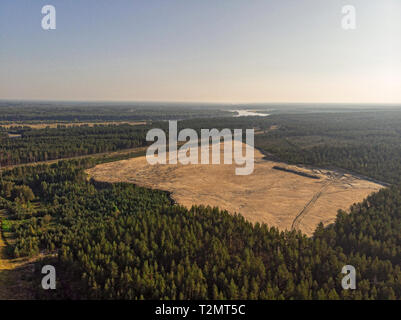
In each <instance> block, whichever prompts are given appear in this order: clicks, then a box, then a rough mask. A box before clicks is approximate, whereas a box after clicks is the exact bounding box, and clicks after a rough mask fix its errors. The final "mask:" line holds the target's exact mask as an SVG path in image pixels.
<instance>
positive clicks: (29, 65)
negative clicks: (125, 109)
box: [0, 0, 401, 103]
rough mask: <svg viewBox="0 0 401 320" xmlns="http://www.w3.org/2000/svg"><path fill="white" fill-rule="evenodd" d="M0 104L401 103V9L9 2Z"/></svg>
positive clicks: (318, 2)
mask: <svg viewBox="0 0 401 320" xmlns="http://www.w3.org/2000/svg"><path fill="white" fill-rule="evenodd" d="M46 4H52V5H54V6H55V8H56V10H57V29H56V30H52V31H44V30H42V28H41V20H42V17H43V15H42V13H41V9H42V6H44V5H46ZM346 4H351V5H354V6H355V8H356V18H357V28H356V30H348V31H345V30H343V29H342V28H341V19H342V16H343V15H342V13H341V8H342V6H343V5H346ZM0 99H41V100H43V99H45V100H130V101H145V100H151V101H202V102H206V101H209V102H234V103H239V102H367V103H374V102H385V103H401V0H346V1H340V0H326V1H323V0H275V1H271V0H213V1H211V0H141V1H136V0H115V1H111V0H84V1H82V0H79V1H78V0H68V1H67V0H46V1H42V0H34V1H32V0H1V1H0Z"/></svg>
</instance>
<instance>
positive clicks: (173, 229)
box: [0, 159, 401, 299]
mask: <svg viewBox="0 0 401 320" xmlns="http://www.w3.org/2000/svg"><path fill="white" fill-rule="evenodd" d="M93 161H94V160H91V159H81V160H74V161H63V162H59V163H57V164H52V165H50V166H47V165H42V166H37V167H19V168H16V169H13V170H9V171H5V172H3V176H2V179H1V186H3V185H6V184H7V185H10V186H11V187H8V190H9V189H13V188H17V186H18V187H20V188H21V187H23V186H24V187H25V188H26V189H27V188H29V189H30V190H31V191H32V193H33V194H34V199H31V198H30V199H27V198H24V199H21V200H20V201H13V200H15V198H14V196H15V194H14V195H13V192H12V191H11V192H3V191H2V193H1V199H0V204H1V205H2V206H3V208H5V209H7V210H8V211H9V213H10V214H11V216H10V223H11V229H12V232H14V234H15V236H16V242H15V244H14V245H13V250H12V251H13V254H14V255H15V256H26V255H36V254H37V253H38V252H41V251H42V252H47V253H50V254H56V256H57V257H55V258H52V257H51V256H49V258H48V259H50V260H48V261H47V262H46V263H48V262H49V261H50V262H51V263H54V264H57V275H58V277H59V279H58V281H59V282H58V290H57V292H56V293H49V292H47V293H43V290H38V291H37V292H38V298H72V299H83V298H90V299H399V298H400V297H401V270H400V246H401V238H400V236H399V235H400V234H401V233H400V231H401V230H399V229H400V225H401V224H400V222H399V221H400V215H401V192H400V190H399V189H397V188H396V187H393V188H391V189H388V190H384V191H381V192H379V193H378V194H376V195H374V196H372V197H370V198H368V199H367V200H366V201H365V202H364V203H362V204H360V205H357V206H354V207H353V208H352V209H351V214H349V215H344V214H343V213H341V214H340V215H339V216H338V218H337V221H336V223H335V224H334V225H333V226H330V227H328V228H323V227H322V226H319V227H318V228H317V230H316V232H315V235H314V237H313V238H307V237H306V236H305V235H303V234H301V233H300V232H296V231H291V232H289V231H287V232H282V231H279V230H277V229H275V228H269V227H268V226H266V225H265V224H262V225H261V224H258V223H257V224H255V225H252V224H251V223H249V222H247V221H246V220H245V219H244V218H243V217H242V216H240V215H231V214H229V213H227V212H225V211H221V210H218V209H217V208H210V207H193V208H192V209H190V210H188V209H185V208H183V207H181V206H177V205H172V204H171V202H170V199H169V198H168V194H166V193H165V192H161V191H155V190H149V189H144V188H139V187H136V186H134V185H130V184H122V183H120V184H106V183H94V182H91V181H87V179H86V176H85V174H84V171H83V170H84V168H87V167H90V166H92V165H93V164H94V162H93ZM1 188H2V190H3V187H1ZM27 190H28V189H27ZM17 208H19V209H18V210H19V211H18V212H19V213H18V214H16V213H15V212H16V209H17ZM347 264H350V265H353V266H354V267H355V268H356V270H357V281H358V282H357V289H356V290H343V289H342V287H341V279H342V277H343V276H344V275H343V274H341V269H342V267H343V266H344V265H347ZM38 271H39V274H38V277H37V279H41V277H40V276H39V275H40V265H39V266H38ZM36 285H37V286H39V285H40V284H39V283H36Z"/></svg>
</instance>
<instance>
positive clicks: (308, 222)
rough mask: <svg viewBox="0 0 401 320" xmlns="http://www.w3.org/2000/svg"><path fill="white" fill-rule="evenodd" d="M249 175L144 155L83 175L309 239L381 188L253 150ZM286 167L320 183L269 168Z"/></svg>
mask: <svg viewBox="0 0 401 320" xmlns="http://www.w3.org/2000/svg"><path fill="white" fill-rule="evenodd" d="M254 156H255V167H254V171H253V173H252V174H251V175H247V176H238V175H235V168H236V167H237V165H236V164H218V165H202V164H189V165H182V164H177V165H170V164H167V165H160V164H157V165H153V166H152V165H149V164H148V162H147V160H146V157H139V158H134V159H129V160H123V161H117V162H112V163H106V164H101V165H98V166H96V167H94V168H92V169H89V170H88V171H87V173H88V174H89V175H90V176H91V177H93V178H94V179H96V180H98V181H106V182H129V183H134V184H137V185H140V186H144V187H149V188H154V189H160V190H166V191H170V192H171V193H172V197H173V199H174V200H175V201H176V202H177V203H179V204H182V205H184V206H186V207H191V206H192V205H201V204H203V205H210V206H218V207H219V208H221V209H226V210H228V211H229V212H231V213H234V212H237V213H241V214H242V215H243V216H244V217H245V218H246V219H248V220H249V221H251V222H264V223H267V224H268V225H269V226H275V227H278V228H279V229H281V230H285V229H287V230H291V229H299V230H302V231H303V232H304V233H306V234H307V235H311V234H312V233H313V231H314V229H315V227H316V226H317V224H318V223H319V222H323V223H324V224H325V225H327V224H329V223H332V222H334V220H335V217H336V214H337V211H338V210H339V209H344V210H347V209H348V208H349V207H350V206H351V205H352V204H354V203H356V202H360V201H361V200H363V199H364V198H366V197H367V196H368V195H369V194H371V193H373V192H376V191H378V190H379V189H381V188H382V187H383V186H382V185H379V184H376V183H373V182H370V181H366V180H362V179H360V178H357V177H355V176H353V175H351V174H342V173H337V172H334V171H328V170H318V169H305V168H301V167H297V166H290V165H285V164H283V163H277V162H273V161H267V160H264V159H263V155H262V154H261V153H260V152H259V151H257V150H255V152H254ZM276 165H278V166H280V167H283V166H284V167H286V168H290V169H293V170H297V171H302V172H306V173H310V174H313V175H316V176H319V177H320V179H312V178H309V177H303V176H300V175H298V174H294V173H290V172H284V171H280V170H275V169H273V166H276Z"/></svg>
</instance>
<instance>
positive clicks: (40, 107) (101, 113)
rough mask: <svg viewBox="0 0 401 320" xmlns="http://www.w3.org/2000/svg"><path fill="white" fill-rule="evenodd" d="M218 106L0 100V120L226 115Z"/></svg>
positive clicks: (107, 119)
mask: <svg viewBox="0 0 401 320" xmlns="http://www.w3.org/2000/svg"><path fill="white" fill-rule="evenodd" d="M221 109H222V106H221V105H216V104H202V103H162V102H160V103H146V102H143V103H139V102H137V103H84V102H82V103H77V102H76V103H68V102H65V103H62V102H47V103H46V102H16V101H0V121H2V122H5V121H42V122H46V121H72V122H74V121H80V122H83V121H121V120H124V121H127V120H169V119H171V120H176V119H189V118H202V117H206V118H211V117H221V116H228V115H230V114H231V112H229V111H224V110H221Z"/></svg>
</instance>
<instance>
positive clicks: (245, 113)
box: [230, 110, 270, 118]
mask: <svg viewBox="0 0 401 320" xmlns="http://www.w3.org/2000/svg"><path fill="white" fill-rule="evenodd" d="M230 111H231V112H236V113H237V114H234V115H233V117H234V118H236V117H268V116H270V114H267V113H258V112H255V110H230Z"/></svg>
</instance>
